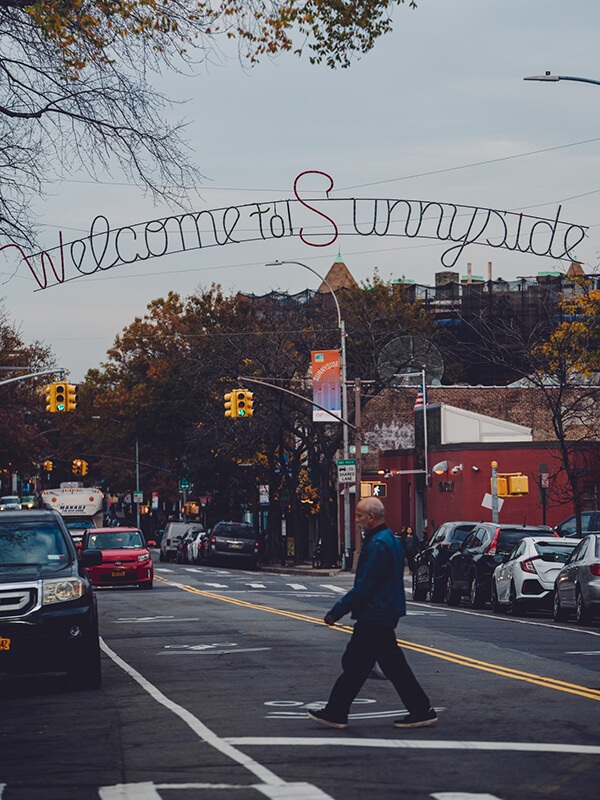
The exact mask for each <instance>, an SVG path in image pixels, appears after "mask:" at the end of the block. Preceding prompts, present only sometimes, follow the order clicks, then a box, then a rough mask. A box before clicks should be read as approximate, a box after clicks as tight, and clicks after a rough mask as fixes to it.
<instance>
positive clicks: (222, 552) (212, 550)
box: [205, 520, 259, 567]
mask: <svg viewBox="0 0 600 800" xmlns="http://www.w3.org/2000/svg"><path fill="white" fill-rule="evenodd" d="M258 544H259V543H258V537H257V535H256V531H255V530H254V527H253V526H252V525H250V524H249V523H247V522H229V521H225V520H222V521H221V522H217V524H216V525H215V526H214V528H213V529H212V531H211V532H210V536H208V537H207V538H206V551H205V552H206V557H205V561H206V563H207V564H213V563H215V562H216V561H217V560H225V561H228V562H233V561H239V562H242V561H243V562H246V564H247V565H248V566H249V567H256V564H257V562H258Z"/></svg>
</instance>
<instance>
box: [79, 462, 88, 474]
mask: <svg viewBox="0 0 600 800" xmlns="http://www.w3.org/2000/svg"><path fill="white" fill-rule="evenodd" d="M79 463H80V464H81V473H80V474H81V475H87V472H88V462H87V461H80V462H79Z"/></svg>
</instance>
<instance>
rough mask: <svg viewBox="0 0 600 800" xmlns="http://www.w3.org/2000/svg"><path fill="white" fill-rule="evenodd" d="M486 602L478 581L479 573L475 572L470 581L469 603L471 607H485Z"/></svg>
mask: <svg viewBox="0 0 600 800" xmlns="http://www.w3.org/2000/svg"><path fill="white" fill-rule="evenodd" d="M484 603H485V600H484V599H483V596H482V592H481V588H480V586H479V584H478V583H477V575H476V574H475V573H473V575H471V580H470V581H469V605H470V606H471V608H483V605H484Z"/></svg>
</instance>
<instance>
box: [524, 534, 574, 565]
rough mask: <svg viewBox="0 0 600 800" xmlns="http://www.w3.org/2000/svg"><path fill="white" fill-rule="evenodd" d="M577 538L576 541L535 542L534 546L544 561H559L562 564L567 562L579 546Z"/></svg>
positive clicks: (550, 540)
mask: <svg viewBox="0 0 600 800" xmlns="http://www.w3.org/2000/svg"><path fill="white" fill-rule="evenodd" d="M577 541H578V540H577V539H576V540H575V541H574V542H568V543H566V542H553V541H552V539H549V540H548V541H547V542H535V544H534V546H535V549H536V550H537V552H538V554H539V555H540V556H541V557H542V559H543V560H544V561H558V562H560V563H562V564H566V563H567V559H568V558H569V556H570V555H571V553H572V552H573V550H575V548H576V547H577Z"/></svg>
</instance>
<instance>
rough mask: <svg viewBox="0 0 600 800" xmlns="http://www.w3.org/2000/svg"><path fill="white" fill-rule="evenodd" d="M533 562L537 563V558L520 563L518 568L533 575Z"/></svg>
mask: <svg viewBox="0 0 600 800" xmlns="http://www.w3.org/2000/svg"><path fill="white" fill-rule="evenodd" d="M534 561H537V558H528V559H527V560H526V561H521V563H520V564H519V566H520V567H521V569H522V570H523V572H533V573H535V567H534V566H533V562H534Z"/></svg>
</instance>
